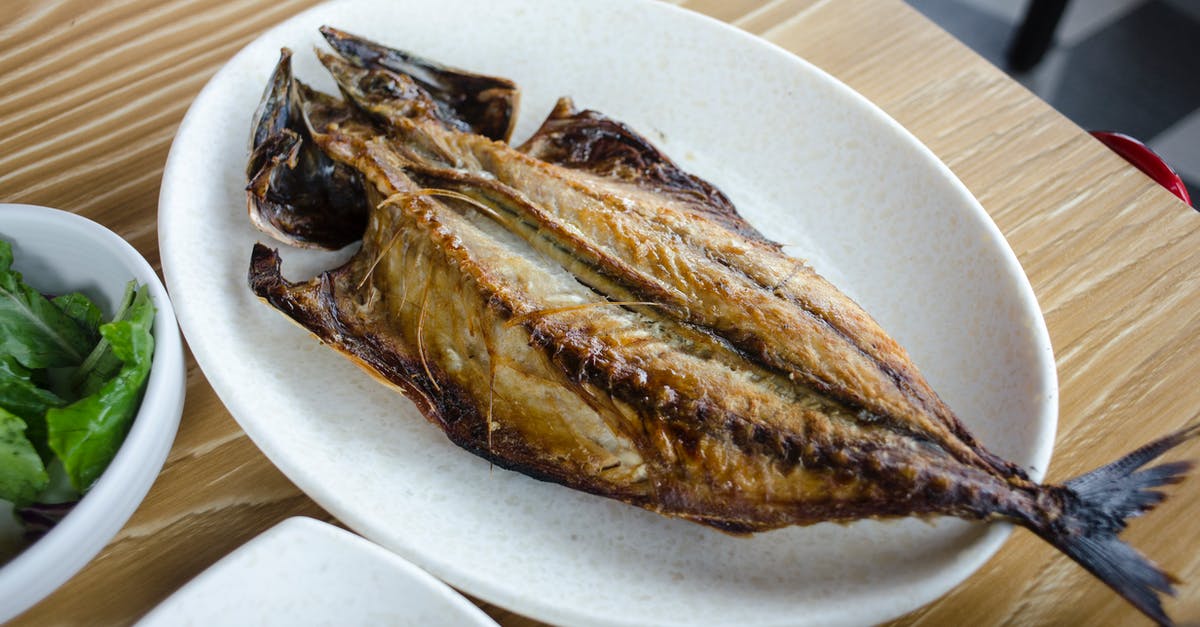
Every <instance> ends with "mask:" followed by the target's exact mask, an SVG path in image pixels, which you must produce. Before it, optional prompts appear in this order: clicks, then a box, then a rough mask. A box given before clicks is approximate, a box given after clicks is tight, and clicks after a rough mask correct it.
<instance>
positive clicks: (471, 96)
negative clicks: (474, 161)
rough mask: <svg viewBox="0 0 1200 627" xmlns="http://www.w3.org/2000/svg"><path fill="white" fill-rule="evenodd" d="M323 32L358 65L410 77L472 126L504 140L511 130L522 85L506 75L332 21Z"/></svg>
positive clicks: (483, 132) (483, 133) (474, 129)
mask: <svg viewBox="0 0 1200 627" xmlns="http://www.w3.org/2000/svg"><path fill="white" fill-rule="evenodd" d="M321 34H322V35H324V36H325V40H326V41H328V42H329V45H330V46H332V47H333V49H334V50H336V51H337V52H338V54H340V55H341V56H342V57H343V58H345V59H346V60H347V61H349V62H350V63H352V64H354V65H356V66H358V67H360V68H363V69H367V70H378V69H384V70H388V71H391V72H395V73H397V74H404V75H406V76H408V77H410V78H412V79H413V80H414V81H416V82H417V83H418V84H419V85H420V86H421V87H423V88H424V90H425V91H426V92H427V93H428V94H429V95H430V96H431V97H432V98H433V100H434V101H436V102H437V103H438V105H440V106H442V107H444V108H446V109H448V110H449V111H451V112H453V115H454V117H456V118H458V119H459V120H461V121H463V122H465V123H466V124H467V126H468V127H470V130H471V131H472V132H475V133H478V134H480V135H483V136H485V137H487V138H489V139H496V140H500V141H505V142H506V141H508V138H509V136H510V135H511V134H512V130H513V125H514V123H515V121H516V115H515V113H516V110H517V105H518V103H519V101H520V90H519V89H518V88H517V85H516V83H514V82H512V81H510V80H508V79H507V78H500V77H498V76H486V75H484V74H475V73H473V72H467V71H464V70H460V69H457V68H452V67H448V66H445V65H442V64H440V63H434V62H433V61H430V60H428V59H423V58H421V57H419V56H417V55H414V54H412V53H409V52H405V51H403V50H396V49H395V48H389V47H387V46H384V45H381V44H377V43H375V42H373V41H370V40H367V39H363V38H362V37H358V36H356V35H351V34H350V33H347V32H345V31H341V30H338V29H336V28H333V27H331V26H322V27H321Z"/></svg>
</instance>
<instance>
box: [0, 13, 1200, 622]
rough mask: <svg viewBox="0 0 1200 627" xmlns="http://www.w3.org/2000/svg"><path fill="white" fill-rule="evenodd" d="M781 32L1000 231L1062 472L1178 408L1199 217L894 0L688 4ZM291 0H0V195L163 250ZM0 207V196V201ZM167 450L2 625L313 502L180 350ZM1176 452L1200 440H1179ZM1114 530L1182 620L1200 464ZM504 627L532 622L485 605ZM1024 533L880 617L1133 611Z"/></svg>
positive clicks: (163, 574) (1151, 427)
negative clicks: (213, 88)
mask: <svg viewBox="0 0 1200 627" xmlns="http://www.w3.org/2000/svg"><path fill="white" fill-rule="evenodd" d="M673 3H674V4H679V5H681V6H684V7H686V8H690V9H693V10H697V11H700V12H703V13H707V14H709V15H712V16H713V17H715V18H717V19H721V20H724V21H727V22H730V23H732V24H734V25H735V26H738V27H740V28H744V29H746V30H748V31H750V32H752V33H755V34H758V35H761V36H763V37H765V38H766V39H768V40H770V41H773V42H775V43H776V44H779V45H780V46H782V47H784V48H786V49H788V50H791V51H793V52H795V53H797V54H799V55H800V56H802V57H804V58H806V59H808V60H809V61H811V62H813V63H814V64H816V65H817V66H819V67H821V68H823V69H825V70H826V71H828V72H829V73H831V74H833V75H834V76H836V77H837V78H839V79H841V80H842V81H844V82H846V83H847V84H849V85H850V86H851V87H853V88H854V89H856V90H858V91H859V92H861V93H862V94H864V95H865V96H866V97H867V98H869V99H871V100H872V101H874V102H875V103H877V104H878V105H879V106H880V107H882V108H883V109H884V110H885V111H886V112H888V113H889V114H890V115H891V116H892V117H894V118H895V119H896V120H898V121H899V122H900V123H901V124H903V125H904V126H905V127H907V128H908V129H909V130H911V131H912V132H913V133H914V134H916V135H917V137H919V138H920V139H921V140H922V141H923V142H925V143H926V144H927V145H928V146H929V147H930V148H931V149H932V150H933V151H934V152H935V153H936V154H937V155H938V156H939V157H940V158H941V159H942V160H943V161H945V162H946V163H947V164H948V165H949V166H950V167H951V169H953V170H954V172H955V173H956V174H957V175H958V176H959V177H960V178H961V179H962V180H963V182H964V183H966V185H967V187H968V188H970V189H971V191H972V192H973V193H974V194H975V195H976V197H978V198H979V200H980V201H981V202H982V204H983V206H984V207H985V208H986V209H987V210H988V212H989V213H990V214H991V216H992V217H993V219H994V220H995V221H996V223H997V224H998V225H999V226H1000V228H1001V230H1002V231H1003V232H1004V234H1005V236H1006V237H1007V238H1008V241H1009V242H1010V244H1011V245H1012V247H1013V249H1014V250H1015V251H1016V252H1017V255H1018V257H1019V258H1020V260H1021V263H1022V264H1023V265H1024V267H1025V270H1026V272H1027V273H1028V275H1029V278H1030V280H1031V282H1032V284H1033V287H1034V290H1035V292H1036V294H1037V297H1038V300H1039V303H1040V304H1041V307H1042V310H1043V312H1044V313H1045V316H1046V320H1047V323H1048V326H1049V329H1050V334H1051V340H1052V342H1053V344H1054V347H1055V351H1056V356H1057V363H1058V369H1059V377H1060V386H1061V417H1060V423H1059V431H1058V438H1057V442H1056V445H1055V452H1054V459H1053V463H1052V466H1051V468H1050V475H1049V478H1050V479H1052V480H1063V479H1066V478H1069V477H1071V476H1074V475H1077V474H1079V473H1081V472H1084V471H1086V470H1090V469H1091V468H1094V467H1096V466H1098V465H1100V464H1102V463H1106V462H1108V461H1111V460H1112V459H1114V458H1116V457H1117V456H1118V455H1120V454H1122V453H1124V452H1126V451H1128V450H1129V449H1130V448H1131V447H1133V446H1135V445H1137V444H1140V443H1142V442H1144V441H1147V440H1149V439H1151V438H1154V437H1158V436H1161V435H1164V434H1166V433H1167V432H1169V431H1171V430H1173V429H1176V428H1178V427H1181V426H1183V425H1184V424H1185V423H1187V422H1189V421H1194V420H1196V419H1197V410H1200V386H1198V385H1195V384H1194V383H1193V379H1194V377H1195V373H1197V372H1200V271H1198V270H1197V265H1198V264H1200V215H1198V214H1197V213H1196V212H1195V211H1193V210H1191V209H1190V208H1188V207H1187V206H1185V205H1184V204H1182V203H1181V202H1179V201H1177V200H1175V199H1174V197H1172V196H1170V195H1169V194H1168V193H1167V192H1166V191H1164V190H1162V189H1161V188H1159V187H1157V186H1156V185H1154V184H1153V183H1152V182H1151V181H1150V180H1149V179H1147V178H1146V177H1145V176H1143V175H1142V174H1141V173H1139V172H1138V171H1136V170H1134V169H1133V168H1132V167H1130V166H1128V165H1126V164H1125V162H1124V161H1122V160H1121V159H1120V158H1118V157H1116V156H1115V155H1114V154H1112V153H1110V152H1109V151H1108V150H1106V149H1105V148H1104V147H1103V146H1101V145H1100V144H1099V143H1098V142H1095V141H1094V140H1092V139H1091V138H1090V137H1089V136H1088V135H1087V134H1085V133H1084V132H1083V131H1082V130H1081V129H1079V128H1078V127H1076V126H1075V125H1073V124H1072V123H1070V122H1069V121H1067V120H1066V119H1065V118H1063V117H1062V116H1061V115H1059V114H1058V113H1056V112H1055V111H1053V110H1052V109H1051V108H1050V107H1049V106H1048V105H1046V104H1045V103H1043V102H1041V101H1040V100H1038V99H1037V98H1036V97H1035V96H1033V95H1032V94H1030V93H1029V92H1027V91H1026V90H1025V89H1024V88H1022V87H1021V86H1020V85H1019V84H1017V83H1015V82H1014V81H1012V80H1010V79H1009V78H1007V77H1006V76H1005V75H1004V74H1003V73H1002V72H1000V71H999V70H997V69H996V68H994V67H992V66H990V65H989V64H988V63H987V62H986V61H984V60H983V59H981V58H980V57H978V56H976V55H975V54H974V53H972V52H971V51H969V50H968V49H967V48H965V47H964V46H963V45H961V44H960V43H958V42H957V41H955V40H954V39H953V38H951V37H950V36H949V35H947V34H946V33H944V32H943V31H941V30H940V29H938V28H937V27H936V26H934V25H933V24H931V23H929V22H928V21H926V20H925V19H924V18H923V17H921V16H920V15H919V14H917V13H915V12H914V11H913V10H911V9H910V8H908V7H907V6H906V5H904V4H902V3H901V2H899V1H898V0H838V1H837V2H834V1H832V0H824V1H815V0H771V1H757V0H684V1H681V2H680V1H677V2H673ZM311 4H314V2H311V1H310V0H278V1H275V2H269V3H268V2H261V1H259V0H229V1H225V0H223V1H220V2H208V1H199V0H196V1H186V0H57V1H47V0H4V1H3V2H0V42H2V43H0V202H22V203H32V204H40V205H47V206H52V207H58V208H62V209H67V210H70V211H74V212H77V213H80V214H82V215H86V216H88V217H90V218H92V219H93V220H96V221H98V222H100V223H102V224H104V225H106V226H108V227H109V228H112V229H113V230H115V231H116V232H117V233H119V234H121V235H122V236H123V237H125V238H126V239H127V240H129V242H130V243H132V244H133V245H134V246H135V247H136V248H137V249H138V250H140V251H141V252H142V253H143V254H144V255H145V256H146V257H147V258H148V259H149V260H150V262H151V263H152V264H153V265H155V267H156V268H158V267H159V265H158V241H157V234H156V211H157V197H158V186H159V179H160V177H161V175H162V168H163V164H164V162H165V159H166V155H167V150H168V148H169V146H170V143H171V138H172V136H173V134H174V132H175V129H176V127H177V126H178V124H179V121H180V119H181V118H182V117H183V114H184V112H185V111H186V109H187V106H188V104H189V103H190V102H191V100H192V98H193V97H194V96H195V95H196V94H197V93H198V92H199V90H200V88H201V87H202V86H203V85H204V83H205V82H206V81H207V80H208V79H209V78H210V77H211V76H212V75H213V73H214V72H216V70H217V69H218V68H219V67H220V66H221V64H222V63H224V62H225V61H226V60H227V59H228V58H230V57H231V56H232V55H233V54H234V53H235V52H236V51H237V50H238V49H239V48H240V47H241V46H243V45H245V44H246V43H248V42H249V41H251V40H252V39H253V38H254V37H255V36H257V35H258V34H259V33H261V32H262V31H263V30H265V29H266V28H267V27H269V26H271V25H273V24H275V23H277V22H279V21H281V20H283V19H285V18H287V17H288V16H290V15H293V14H295V13H297V12H298V11H300V10H302V9H304V8H306V7H307V6H309V5H311ZM0 220H3V215H2V213H0ZM188 364H189V370H188V387H187V404H186V407H185V409H184V416H183V421H182V423H181V425H180V430H179V435H178V438H177V440H176V442H175V446H174V448H173V449H172V451H171V454H170V457H169V459H168V460H167V464H166V466H165V468H164V469H163V471H162V474H161V475H160V476H159V477H158V480H157V482H156V483H155V485H154V487H153V488H152V490H151V492H150V494H149V496H148V497H147V498H146V500H145V502H144V503H143V504H142V505H141V507H140V508H139V509H138V510H137V512H136V513H135V514H134V515H133V517H132V518H131V519H130V521H129V523H128V524H126V525H125V527H124V528H123V529H122V530H121V532H120V533H119V534H118V535H117V537H116V538H115V539H114V540H113V541H112V542H111V543H110V544H109V545H108V547H107V548H105V549H104V551H103V552H102V553H101V554H100V555H99V556H98V557H97V558H96V559H94V560H93V561H92V562H91V563H90V564H89V565H88V566H87V567H85V568H84V569H83V570H82V571H81V572H80V573H79V574H78V575H76V576H75V577H74V578H73V579H72V580H71V581H69V582H68V583H67V584H66V585H64V586H63V587H62V588H60V589H59V590H58V591H57V592H55V593H54V594H52V595H51V596H50V597H48V598H47V599H46V600H44V601H43V602H41V603H40V604H38V605H37V606H35V607H34V608H33V609H31V610H30V611H28V612H26V613H25V614H24V615H22V616H21V617H19V618H18V619H16V620H15V621H14V623H13V624H18V625H44V624H85V623H86V624H128V623H131V622H132V621H134V620H136V619H137V618H139V617H140V616H142V615H143V614H145V612H147V611H148V610H149V609H150V608H152V607H153V606H154V605H155V604H156V603H158V602H159V601H161V600H162V599H164V598H165V597H166V596H168V595H169V594H170V593H171V592H173V591H174V590H176V589H177V588H178V587H179V586H181V585H182V584H183V583H185V582H186V581H188V580H189V579H190V578H191V577H193V576H195V575H196V574H197V573H199V572H200V571H202V570H203V569H204V568H206V567H207V566H209V565H211V564H212V563H214V562H215V561H216V560H217V559H219V558H220V557H221V556H223V555H225V554H226V553H228V552H229V551H231V550H233V549H234V548H236V547H237V546H239V545H241V544H242V543H244V542H245V541H247V540H249V539H250V538H252V537H253V536H255V535H256V534H258V533H260V532H261V531H264V530H265V529H267V528H269V527H270V526H272V525H274V524H275V523H277V522H279V521H280V520H283V519H284V518H286V517H289V516H293V515H298V514H303V515H308V516H313V517H316V518H320V519H324V520H330V517H329V515H328V514H326V513H325V512H323V511H322V510H321V509H320V507H318V506H317V505H316V504H315V503H313V502H312V501H311V500H310V499H308V498H307V497H306V496H304V495H303V494H302V493H301V492H300V491H299V490H297V489H296V487H295V486H293V485H292V484H291V483H290V482H289V481H288V480H287V478H286V477H284V476H283V475H282V474H281V473H280V472H279V471H278V470H276V469H275V468H274V467H273V466H272V465H271V464H270V462H268V461H267V460H266V458H265V457H263V456H262V454H261V453H260V452H259V451H258V449H257V448H256V447H255V446H254V444H253V443H252V442H250V441H249V440H248V439H247V438H246V436H245V435H244V434H243V433H242V431H241V430H240V429H239V428H238V426H237V424H236V423H235V422H234V421H233V419H232V418H231V417H230V416H229V414H228V413H227V412H226V411H225V409H224V408H223V406H222V405H221V403H220V401H219V400H218V399H217V397H216V395H215V394H214V393H213V391H212V389H211V387H209V385H208V383H207V382H206V381H205V379H204V375H203V374H202V373H201V372H200V371H199V369H198V368H197V367H196V366H195V362H194V361H192V360H191V359H190V357H189V361H188ZM1171 457H1172V458H1175V459H1178V458H1187V457H1191V458H1197V457H1200V446H1198V445H1197V444H1196V443H1190V444H1189V445H1188V446H1186V447H1183V448H1182V449H1181V450H1180V451H1178V452H1177V453H1174V454H1172V455H1171ZM1172 492H1173V497H1172V498H1171V499H1170V500H1169V501H1168V502H1167V503H1166V504H1165V505H1164V506H1162V508H1161V510H1160V511H1158V512H1155V513H1154V514H1152V515H1150V516H1149V517H1147V518H1144V519H1140V520H1138V521H1136V522H1135V523H1134V524H1133V525H1132V526H1131V527H1130V529H1129V530H1128V531H1127V532H1126V534H1125V537H1126V538H1127V539H1128V540H1129V541H1130V542H1131V543H1132V544H1134V545H1135V546H1137V547H1139V548H1140V549H1142V550H1143V551H1144V552H1145V553H1146V554H1148V555H1150V556H1151V557H1153V558H1154V559H1156V560H1158V561H1159V562H1160V563H1161V564H1162V565H1163V566H1165V567H1166V568H1167V569H1168V570H1170V571H1171V572H1174V573H1175V574H1176V575H1178V576H1179V577H1180V578H1181V579H1182V580H1183V581H1184V583H1183V584H1182V585H1180V586H1179V590H1178V597H1177V598H1175V599H1173V600H1169V601H1168V602H1167V609H1168V611H1169V612H1170V613H1171V614H1172V615H1173V616H1174V617H1175V618H1176V620H1178V621H1180V622H1184V623H1200V551H1197V547H1200V480H1193V481H1190V482H1186V483H1184V484H1183V485H1181V486H1178V487H1176V488H1174V489H1173V490H1172ZM484 608H485V609H486V610H487V611H488V612H489V613H491V614H492V616H494V617H495V618H496V619H497V620H498V621H499V622H500V623H501V624H504V625H536V624H538V623H536V622H535V621H532V620H530V619H527V618H524V617H521V616H518V615H515V614H512V613H510V612H507V611H505V610H503V609H500V608H495V607H491V606H487V605H486V604H484ZM1145 622H1146V621H1145V620H1144V619H1143V618H1141V617H1140V615H1138V614H1137V613H1136V612H1135V611H1134V610H1133V609H1132V608H1130V607H1129V606H1128V605H1127V604H1126V603H1124V602H1123V601H1122V600H1121V599H1120V598H1118V597H1117V596H1116V595H1115V594H1113V593H1112V592H1111V591H1109V590H1108V589H1107V588H1105V587H1104V586H1103V585H1101V584H1099V583H1097V582H1096V581H1095V580H1094V579H1093V578H1092V577H1091V576H1089V575H1088V574H1087V573H1085V572H1084V571H1083V570H1082V569H1080V568H1078V567H1077V566H1075V565H1074V564H1073V563H1071V562H1070V561H1069V560H1068V559H1067V558H1065V557H1063V556H1061V555H1059V554H1057V553H1056V552H1055V551H1053V550H1052V549H1050V548H1049V547H1048V546H1046V545H1044V544H1043V543H1042V542H1041V541H1039V540H1037V539H1036V538H1035V537H1033V536H1032V534H1028V533H1025V532H1022V531H1018V532H1016V533H1014V535H1013V536H1012V538H1011V539H1010V540H1009V541H1008V542H1007V543H1006V544H1005V546H1004V547H1003V548H1002V549H1001V551H1000V552H999V553H998V554H997V555H996V556H995V557H994V558H993V559H991V560H990V561H989V562H988V563H987V564H986V565H985V566H984V567H983V568H982V569H980V570H979V571H978V572H977V573H976V574H975V575H973V576H972V577H971V578H969V579H968V580H967V581H966V582H964V583H963V584H962V585H960V586H958V587H957V588H956V589H955V590H953V591H951V592H950V593H949V594H947V595H946V596H945V597H943V598H942V599H940V600H939V601H937V602H936V603H933V604H931V605H929V606H927V607H925V608H922V609H920V610H918V611H916V612H914V613H912V614H910V615H909V616H906V617H904V618H901V619H899V620H898V621H896V624H898V625H959V624H963V625H1001V624H1004V625H1056V624H1141V623H1145Z"/></svg>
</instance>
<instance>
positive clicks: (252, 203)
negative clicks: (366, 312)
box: [246, 48, 368, 250]
mask: <svg viewBox="0 0 1200 627" xmlns="http://www.w3.org/2000/svg"><path fill="white" fill-rule="evenodd" d="M291 60H292V51H291V50H288V49H287V48H284V49H283V50H282V51H280V55H279V62H278V64H276V66H275V70H274V71H273V72H272V74H271V78H270V80H269V82H268V83H267V88H266V91H265V92H264V93H263V98H262V102H261V104H260V105H259V108H258V111H257V112H256V113H255V116H254V128H253V131H252V135H251V146H250V147H251V153H250V159H249V162H248V163H247V166H246V176H247V179H248V182H247V184H246V199H247V208H248V210H249V214H250V221H251V223H252V224H254V226H255V227H257V228H258V229H259V230H260V231H262V232H264V233H267V234H268V235H270V236H271V237H273V238H274V239H276V240H279V241H282V242H285V243H287V244H290V245H292V246H297V247H301V248H320V249H328V250H336V249H338V248H341V247H343V246H345V245H347V244H350V243H353V242H356V241H358V240H359V239H361V238H362V233H363V229H364V228H366V220H367V211H368V206H367V203H366V195H365V190H364V189H363V185H362V180H361V177H360V176H359V174H358V172H356V171H354V169H353V168H349V167H346V166H345V165H342V164H340V163H338V162H336V161H334V160H332V159H330V158H329V157H328V156H326V155H325V153H324V152H322V151H321V150H320V149H319V148H318V147H317V146H316V145H314V144H313V142H312V139H311V137H309V135H308V131H307V129H306V128H305V125H304V124H303V121H302V120H301V119H300V116H299V110H298V107H297V105H296V94H295V89H294V81H293V79H292V65H291Z"/></svg>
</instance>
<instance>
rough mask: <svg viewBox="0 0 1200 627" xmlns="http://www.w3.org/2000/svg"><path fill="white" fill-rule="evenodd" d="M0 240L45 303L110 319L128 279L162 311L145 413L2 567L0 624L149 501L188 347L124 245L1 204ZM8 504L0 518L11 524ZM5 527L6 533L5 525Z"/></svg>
mask: <svg viewBox="0 0 1200 627" xmlns="http://www.w3.org/2000/svg"><path fill="white" fill-rule="evenodd" d="M0 239H4V240H5V241H7V242H9V243H10V244H12V247H13V257H14V262H13V269H15V270H17V271H19V272H21V273H22V275H23V276H24V279H25V282H26V283H28V284H29V285H32V286H34V287H35V288H37V289H38V290H40V291H42V292H44V293H48V294H64V293H68V292H74V291H80V292H83V293H84V294H85V295H87V296H88V297H89V298H91V299H93V300H94V301H95V302H96V304H97V305H99V306H100V309H101V310H102V311H104V312H105V315H106V316H108V315H112V313H113V310H114V309H115V307H116V306H117V304H118V302H119V301H120V298H121V296H122V294H123V293H124V290H125V285H126V283H128V282H129V281H130V279H134V280H137V282H138V283H142V284H145V285H146V286H147V287H148V288H149V289H150V296H151V299H152V300H153V301H154V306H155V308H156V309H157V310H158V311H157V313H156V314H155V316H154V331H153V333H154V360H153V362H152V364H151V368H150V380H149V382H148V383H147V385H146V393H145V396H144V397H143V398H142V404H141V407H140V408H139V409H138V413H137V416H136V417H135V418H134V421H133V425H132V426H131V427H130V430H129V433H128V435H126V437H125V442H124V443H123V444H122V445H121V450H120V451H118V452H117V456H116V457H115V458H114V459H113V461H112V463H111V464H110V465H109V467H108V469H107V470H105V471H104V474H103V475H101V476H100V478H99V479H97V480H96V483H95V484H93V485H92V488H91V490H89V491H88V493H87V494H86V495H85V496H84V498H83V499H82V500H81V501H80V502H79V504H78V505H76V506H75V508H74V509H73V510H71V512H70V513H69V514H68V515H67V516H66V517H65V518H63V520H62V521H61V522H60V523H58V525H57V526H55V527H54V529H52V530H51V531H50V532H49V533H47V534H46V535H45V536H43V537H42V538H41V539H39V540H38V541H37V542H35V543H34V544H33V545H31V546H29V547H27V548H26V549H25V550H24V551H23V552H22V553H20V554H19V555H17V556H16V557H15V558H13V559H12V560H11V561H9V562H8V563H7V564H3V565H2V566H0V623H3V622H4V621H7V620H8V619H10V618H12V617H14V616H16V615H18V614H20V613H21V612H23V611H25V610H26V609H28V608H29V607H31V606H32V605H33V604H35V603H37V602H38V601H40V600H41V599H42V598H44V597H45V596H46V595H48V594H50V593H51V592H53V591H54V589H55V588H57V587H58V586H60V585H62V584H63V582H65V581H66V580H67V579H70V578H71V576H72V575H74V574H75V573H76V572H78V571H79V569H81V568H83V566H84V565H85V564H87V563H88V562H89V561H91V559H92V558H93V557H95V555H96V554H97V553H99V552H100V549H102V548H104V545H105V544H107V543H108V541H109V540H111V539H112V537H113V536H114V535H116V533H117V531H118V530H120V528H121V526H122V525H124V524H125V521H127V520H129V517H130V515H132V514H133V511H134V510H135V509H137V506H138V504H139V503H141V502H142V499H143V498H145V496H146V492H148V491H149V490H150V485H151V484H153V483H154V479H155V478H156V477H157V476H158V472H159V470H160V469H162V465H163V463H164V462H165V461H166V459H167V452H168V451H169V450H170V449H171V444H172V442H174V440H175V431H176V429H178V427H179V417H180V415H181V414H182V413H183V394H184V386H185V383H184V374H185V373H184V367H183V348H182V345H181V343H180V339H179V327H178V325H177V323H176V322H175V311H174V309H172V307H171V301H170V300H169V299H168V298H167V291H166V289H165V288H163V285H162V282H161V281H159V279H158V275H156V274H155V273H154V269H153V268H151V267H150V264H148V263H146V260H145V259H143V258H142V256H141V255H140V254H139V253H138V252H137V251H136V250H134V248H133V247H132V246H130V245H129V243H128V242H126V241H125V240H123V239H121V237H120V236H118V235H117V234H115V233H113V232H112V231H109V230H108V229H106V228H104V227H103V226H100V225H99V224H96V223H95V222H92V221H91V220H88V219H86V218H83V217H80V216H77V215H75V214H72V213H67V212H65V211H59V210H56V209H47V208H45V207H35V206H32V205H13V204H0ZM9 509H10V508H9V507H8V506H7V504H6V505H5V506H4V507H3V510H4V511H0V516H9V515H10V513H9V511H7V510H9ZM0 528H3V526H2V525H0Z"/></svg>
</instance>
